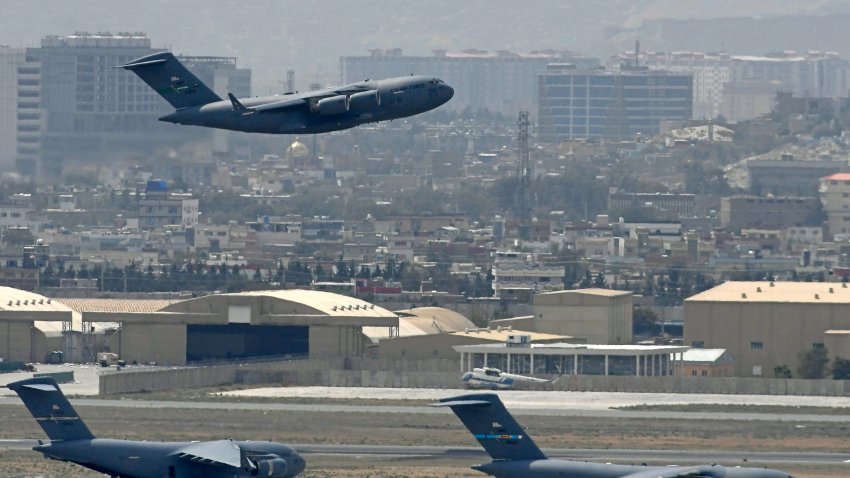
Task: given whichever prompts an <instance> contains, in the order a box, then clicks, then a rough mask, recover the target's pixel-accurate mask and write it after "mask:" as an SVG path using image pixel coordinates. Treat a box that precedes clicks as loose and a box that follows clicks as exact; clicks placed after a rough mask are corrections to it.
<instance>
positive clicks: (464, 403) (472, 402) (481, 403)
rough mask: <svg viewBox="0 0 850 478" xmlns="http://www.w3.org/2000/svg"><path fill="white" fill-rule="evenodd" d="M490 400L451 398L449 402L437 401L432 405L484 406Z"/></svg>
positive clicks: (488, 403)
mask: <svg viewBox="0 0 850 478" xmlns="http://www.w3.org/2000/svg"><path fill="white" fill-rule="evenodd" d="M487 405H490V402H488V401H486V400H453V401H450V402H437V403H434V404H431V406H432V407H486V406H487Z"/></svg>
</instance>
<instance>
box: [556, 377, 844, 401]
mask: <svg viewBox="0 0 850 478" xmlns="http://www.w3.org/2000/svg"><path fill="white" fill-rule="evenodd" d="M555 389H556V390H569V391H582V392H660V393H718V394H747V395H818V396H837V397H841V396H850V381H848V380H802V379H776V378H773V379H764V378H740V377H610V376H608V377H606V376H598V375H573V376H569V377H563V378H562V379H561V380H558V381H557V382H556V383H555Z"/></svg>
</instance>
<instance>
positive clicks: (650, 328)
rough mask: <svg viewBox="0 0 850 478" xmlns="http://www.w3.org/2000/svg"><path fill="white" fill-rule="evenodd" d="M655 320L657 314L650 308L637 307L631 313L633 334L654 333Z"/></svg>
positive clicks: (656, 319) (656, 320)
mask: <svg viewBox="0 0 850 478" xmlns="http://www.w3.org/2000/svg"><path fill="white" fill-rule="evenodd" d="M657 322H658V314H656V313H655V311H653V310H652V309H646V308H643V307H638V308H636V309H635V310H634V312H633V313H632V331H633V332H634V334H635V335H642V334H653V333H655V330H656V328H657V327H656V323H657Z"/></svg>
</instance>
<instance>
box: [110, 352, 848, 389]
mask: <svg viewBox="0 0 850 478" xmlns="http://www.w3.org/2000/svg"><path fill="white" fill-rule="evenodd" d="M231 383H271V384H279V385H289V386H334V387H405V388H446V389H459V388H462V383H461V381H460V363H459V362H457V361H452V360H438V359H429V360H374V359H310V360H293V361H288V362H265V363H247V364H226V365H216V366H209V367H191V368H190V367H186V368H174V369H144V368H140V369H136V370H132V369H125V370H123V371H120V372H108V373H105V374H103V375H101V376H100V394H101V396H105V395H114V394H121V393H132V392H143V391H161V390H172V389H183V388H192V387H214V386H218V385H225V384H231ZM526 388H534V389H541V390H544V389H545V390H553V389H554V390H564V391H593V392H655V393H718V394H760V395H817V396H850V381H848V380H799V379H788V380H785V379H758V378H736V377H728V378H725V377H724V378H719V377H623V376H619V377H612V376H598V375H593V376H591V375H573V376H565V377H562V378H561V379H560V380H558V381H557V382H556V383H555V384H545V385H529V386H528V387H526Z"/></svg>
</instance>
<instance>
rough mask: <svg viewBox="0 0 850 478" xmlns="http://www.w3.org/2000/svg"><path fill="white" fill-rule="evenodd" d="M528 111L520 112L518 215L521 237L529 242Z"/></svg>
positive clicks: (518, 134)
mask: <svg viewBox="0 0 850 478" xmlns="http://www.w3.org/2000/svg"><path fill="white" fill-rule="evenodd" d="M528 126H529V123H528V111H520V112H519V121H518V122H517V130H518V133H517V155H518V156H517V181H518V182H519V184H518V186H519V187H517V198H516V213H517V219H519V237H520V239H523V240H528V239H530V237H531V200H530V194H531V171H530V169H529V168H530V166H529V162H530V159H531V151H530V150H529V147H528Z"/></svg>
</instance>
